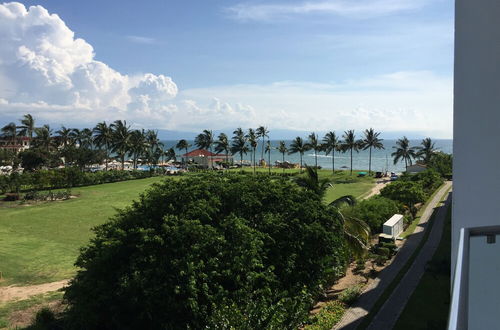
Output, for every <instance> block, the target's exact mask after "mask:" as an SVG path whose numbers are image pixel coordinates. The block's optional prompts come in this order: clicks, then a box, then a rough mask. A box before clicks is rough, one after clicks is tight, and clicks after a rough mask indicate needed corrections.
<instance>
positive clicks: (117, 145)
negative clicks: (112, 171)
mask: <svg viewBox="0 0 500 330" xmlns="http://www.w3.org/2000/svg"><path fill="white" fill-rule="evenodd" d="M110 127H111V130H112V139H111V140H112V143H111V150H112V151H113V152H114V153H116V154H117V156H118V157H119V158H120V160H121V163H122V170H124V169H125V155H126V154H127V152H128V150H129V146H130V143H129V141H130V126H127V122H126V121H125V120H123V121H122V120H115V121H114V122H113V123H112V124H111V125H110Z"/></svg>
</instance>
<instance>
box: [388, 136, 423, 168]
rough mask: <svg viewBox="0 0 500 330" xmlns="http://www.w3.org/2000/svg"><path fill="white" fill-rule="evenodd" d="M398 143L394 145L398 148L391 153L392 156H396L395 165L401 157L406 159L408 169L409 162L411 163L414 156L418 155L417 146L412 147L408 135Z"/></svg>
mask: <svg viewBox="0 0 500 330" xmlns="http://www.w3.org/2000/svg"><path fill="white" fill-rule="evenodd" d="M396 144H397V146H395V147H392V148H393V149H396V151H395V152H393V153H392V154H391V156H392V157H394V165H396V164H397V163H398V162H399V161H400V160H401V159H404V161H405V169H408V163H410V165H411V160H412V158H415V157H416V156H417V154H416V153H415V148H412V147H410V141H409V140H408V139H407V138H406V136H403V138H402V139H399V140H397V141H396Z"/></svg>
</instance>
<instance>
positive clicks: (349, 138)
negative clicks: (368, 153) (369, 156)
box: [342, 129, 361, 175]
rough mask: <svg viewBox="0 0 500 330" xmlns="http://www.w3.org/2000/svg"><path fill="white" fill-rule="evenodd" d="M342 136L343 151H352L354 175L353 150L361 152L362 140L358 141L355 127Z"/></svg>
mask: <svg viewBox="0 0 500 330" xmlns="http://www.w3.org/2000/svg"><path fill="white" fill-rule="evenodd" d="M342 138H343V139H344V140H343V141H342V151H344V152H346V151H347V150H349V151H350V153H351V175H352V152H353V150H354V151H356V152H359V148H360V145H361V142H360V141H359V140H358V141H356V135H355V134H354V130H353V129H351V130H348V131H345V132H344V135H342Z"/></svg>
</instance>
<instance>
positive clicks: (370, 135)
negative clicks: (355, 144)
mask: <svg viewBox="0 0 500 330" xmlns="http://www.w3.org/2000/svg"><path fill="white" fill-rule="evenodd" d="M364 134H365V137H364V138H363V141H362V144H361V146H362V147H363V150H366V149H369V150H370V155H369V158H368V159H369V161H368V173H369V174H371V173H372V148H373V149H384V144H383V143H382V141H384V140H383V139H379V137H378V136H379V135H380V133H379V132H375V130H374V129H373V128H370V129H367V130H365V131H364Z"/></svg>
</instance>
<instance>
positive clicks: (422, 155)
mask: <svg viewBox="0 0 500 330" xmlns="http://www.w3.org/2000/svg"><path fill="white" fill-rule="evenodd" d="M420 145H421V146H419V147H415V150H417V152H416V157H417V158H419V159H421V160H422V161H423V162H424V164H429V162H430V161H431V158H432V155H434V153H436V151H437V150H436V148H435V146H434V142H432V140H431V138H425V139H423V140H422V142H421V143H420Z"/></svg>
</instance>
